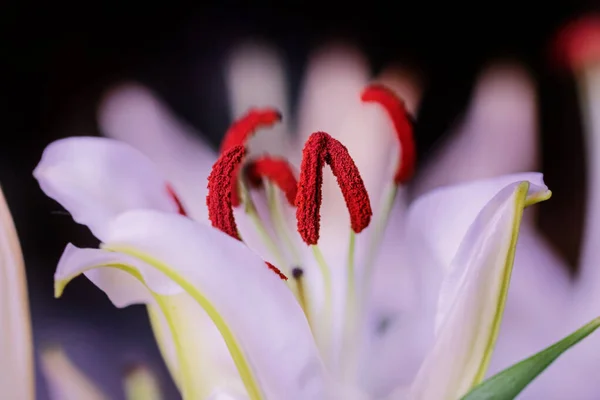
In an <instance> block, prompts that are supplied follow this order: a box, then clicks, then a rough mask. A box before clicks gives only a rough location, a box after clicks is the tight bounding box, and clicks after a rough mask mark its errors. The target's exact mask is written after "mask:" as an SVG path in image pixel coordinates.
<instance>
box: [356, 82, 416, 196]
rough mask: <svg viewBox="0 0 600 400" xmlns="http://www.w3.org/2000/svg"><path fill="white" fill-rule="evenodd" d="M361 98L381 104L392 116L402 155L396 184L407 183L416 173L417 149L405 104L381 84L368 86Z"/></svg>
mask: <svg viewBox="0 0 600 400" xmlns="http://www.w3.org/2000/svg"><path fill="white" fill-rule="evenodd" d="M360 98H361V100H362V101H363V102H365V103H379V104H381V106H383V108H384V109H385V110H386V111H387V113H388V115H389V116H390V118H391V120H392V123H393V124H394V129H395V130H396V135H397V136H398V144H399V145H400V155H401V156H400V157H401V158H400V164H399V165H398V169H397V170H396V173H395V175H394V182H395V183H396V184H397V185H399V184H401V183H404V182H406V181H407V180H408V179H410V178H411V177H412V175H413V173H414V172H415V163H416V149H415V140H414V136H413V126H412V123H411V119H410V116H409V114H408V111H406V106H405V105H404V102H403V101H402V100H401V99H400V98H399V97H398V96H396V94H395V93H394V92H392V91H391V90H390V89H388V88H387V87H385V86H383V85H380V84H372V85H369V86H367V87H366V88H365V89H364V90H363V92H362V95H361V97H360Z"/></svg>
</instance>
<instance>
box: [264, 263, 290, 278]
mask: <svg viewBox="0 0 600 400" xmlns="http://www.w3.org/2000/svg"><path fill="white" fill-rule="evenodd" d="M265 264H267V267H269V269H270V270H271V271H273V272H275V273H276V274H277V276H279V278H281V279H282V280H284V281H287V280H288V277H287V276H285V275H284V273H283V272H281V270H280V269H279V268H277V267H276V266H274V265H273V264H271V263H270V262H268V261H265Z"/></svg>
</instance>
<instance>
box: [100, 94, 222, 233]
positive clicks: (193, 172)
mask: <svg viewBox="0 0 600 400" xmlns="http://www.w3.org/2000/svg"><path fill="white" fill-rule="evenodd" d="M98 121H99V124H100V129H101V131H102V133H103V134H104V135H106V136H109V137H112V138H115V139H118V140H121V141H123V142H126V143H129V144H130V145H132V146H134V147H135V148H137V149H139V150H140V151H141V152H142V153H144V154H145V155H146V156H147V157H149V158H150V159H151V160H152V161H153V162H154V163H155V164H156V165H157V166H158V167H159V168H160V170H161V171H162V172H163V173H164V174H165V176H166V177H167V178H168V180H169V182H170V183H171V184H172V185H173V187H174V189H175V191H176V192H177V194H178V195H179V196H180V197H181V201H182V203H183V206H184V208H185V209H186V211H187V212H188V214H189V216H191V217H192V218H194V219H195V220H197V221H204V222H205V221H208V212H207V211H206V201H205V199H206V193H207V189H206V178H207V177H208V174H209V173H210V170H211V168H212V165H213V164H214V162H215V160H216V153H215V152H214V151H213V149H211V147H210V146H209V145H208V144H207V143H205V142H204V141H203V139H202V136H201V135H200V134H198V133H197V132H195V130H194V129H193V128H191V127H190V126H188V125H186V124H184V123H183V122H181V121H179V120H177V119H176V118H175V117H174V116H173V114H172V113H171V111H170V110H169V109H168V108H167V106H166V105H165V104H164V103H162V102H161V101H160V100H159V99H158V98H157V97H156V96H155V95H154V93H152V92H151V91H150V90H148V89H147V88H145V87H144V86H141V85H138V84H133V83H128V84H123V85H121V86H118V87H116V88H114V89H113V90H111V91H110V92H109V93H108V94H107V95H106V96H105V98H104V100H103V102H102V104H101V105H100V107H99V109H98Z"/></svg>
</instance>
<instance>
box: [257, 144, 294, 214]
mask: <svg viewBox="0 0 600 400" xmlns="http://www.w3.org/2000/svg"><path fill="white" fill-rule="evenodd" d="M246 178H247V179H248V182H249V183H250V185H252V186H253V187H260V186H261V185H262V178H266V179H268V180H270V181H271V182H273V183H274V184H275V185H277V187H278V188H279V189H280V190H281V191H282V192H283V193H285V197H286V198H287V201H288V202H289V203H290V204H291V205H292V206H294V205H295V204H296V193H297V192H298V182H297V181H296V177H295V176H294V173H293V172H292V167H291V166H290V164H289V163H288V162H287V161H286V160H284V159H283V158H271V157H269V156H264V157H260V158H257V159H256V160H254V161H252V162H251V163H249V164H248V166H247V167H246Z"/></svg>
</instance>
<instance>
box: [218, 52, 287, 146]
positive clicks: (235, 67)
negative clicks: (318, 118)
mask: <svg viewBox="0 0 600 400" xmlns="http://www.w3.org/2000/svg"><path fill="white" fill-rule="evenodd" d="M227 67H228V68H227V86H228V91H229V101H230V104H231V114H232V120H236V119H238V118H240V117H241V116H242V115H244V114H245V113H246V112H248V110H249V109H251V108H255V107H256V108H262V107H275V108H276V109H278V110H279V111H280V112H281V114H282V116H283V119H282V121H281V122H280V123H278V124H276V125H274V126H273V127H271V128H269V129H268V131H266V132H261V133H259V134H257V135H254V136H253V137H252V138H251V139H250V140H249V143H248V147H249V149H250V152H251V153H255V154H261V153H265V152H266V153H269V154H276V155H280V156H288V155H290V153H291V148H290V146H291V137H290V130H289V124H290V123H289V121H290V120H291V117H292V116H291V114H290V107H289V102H288V87H287V77H286V73H285V68H284V65H283V60H282V59H281V57H280V56H279V54H278V53H277V51H276V50H275V49H274V48H271V47H269V46H267V45H265V44H262V43H257V42H250V43H245V44H243V45H241V46H239V47H237V48H235V49H234V51H233V52H232V54H231V56H230V58H229V63H228V66H227Z"/></svg>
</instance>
